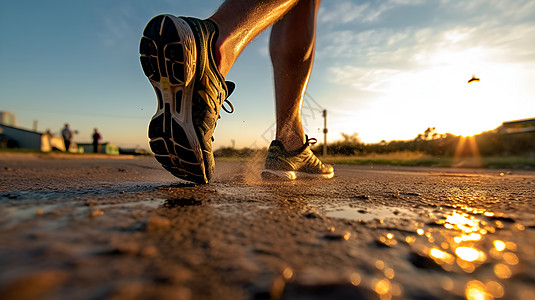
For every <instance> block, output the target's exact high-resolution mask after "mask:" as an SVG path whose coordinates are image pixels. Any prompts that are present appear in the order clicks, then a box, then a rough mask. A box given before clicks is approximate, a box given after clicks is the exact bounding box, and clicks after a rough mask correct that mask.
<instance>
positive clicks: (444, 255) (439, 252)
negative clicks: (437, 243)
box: [429, 248, 455, 264]
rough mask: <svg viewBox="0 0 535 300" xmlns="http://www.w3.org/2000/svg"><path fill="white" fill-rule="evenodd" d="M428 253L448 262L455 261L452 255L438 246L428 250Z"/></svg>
mask: <svg viewBox="0 0 535 300" xmlns="http://www.w3.org/2000/svg"><path fill="white" fill-rule="evenodd" d="M429 255H430V256H431V257H432V258H434V259H436V260H440V261H443V262H445V263H448V264H452V263H453V262H454V261H455V257H453V255H451V254H449V253H448V252H445V251H442V250H440V249H438V248H433V249H431V250H429Z"/></svg>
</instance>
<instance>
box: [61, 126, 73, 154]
mask: <svg viewBox="0 0 535 300" xmlns="http://www.w3.org/2000/svg"><path fill="white" fill-rule="evenodd" d="M61 135H62V136H63V142H64V143H65V151H66V152H69V148H70V147H71V140H72V131H71V129H70V128H69V124H68V123H65V128H63V130H62V131H61Z"/></svg>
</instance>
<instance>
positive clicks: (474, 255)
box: [323, 205, 532, 300]
mask: <svg viewBox="0 0 535 300" xmlns="http://www.w3.org/2000/svg"><path fill="white" fill-rule="evenodd" d="M394 212H396V213H394ZM323 213H324V214H325V215H326V216H329V217H336V218H345V219H352V220H358V221H359V222H362V223H364V224H367V226H371V227H372V228H392V225H394V226H395V227H399V228H400V229H401V228H402V227H403V229H404V230H408V231H412V232H414V234H410V233H409V234H407V233H406V232H407V231H402V232H396V231H395V230H394V231H391V230H389V231H388V232H384V233H382V234H380V235H379V236H378V237H377V241H378V243H380V244H382V245H384V246H387V247H399V246H400V245H402V244H405V245H408V246H409V247H410V248H411V249H412V251H413V252H415V253H417V254H418V256H420V257H428V258H430V259H431V262H434V263H435V264H436V265H438V266H440V268H441V269H442V270H443V271H445V273H443V275H444V277H443V279H441V283H440V286H441V287H442V288H443V289H444V291H448V292H450V293H453V294H456V295H457V296H462V297H465V298H466V299H495V298H502V297H504V298H508V297H511V296H513V297H515V296H517V297H518V298H519V299H526V300H527V299H529V298H526V297H527V296H526V295H528V296H531V295H532V294H531V293H528V292H525V293H522V292H518V291H515V288H514V287H517V285H516V284H515V285H511V284H512V282H511V281H510V280H512V278H514V276H515V275H516V274H520V272H523V271H522V268H525V264H522V263H521V259H520V258H519V254H517V253H516V251H517V250H518V249H519V247H518V245H517V243H515V242H513V239H514V238H515V237H518V236H519V235H518V234H516V233H519V232H523V231H524V230H525V226H524V225H522V224H520V223H516V222H515V220H513V219H511V218H508V217H507V216H504V215H503V214H501V213H498V214H497V213H494V212H491V211H487V210H484V209H478V208H472V207H468V206H465V205H462V206H460V205H459V206H453V207H442V208H438V209H434V210H433V211H432V212H431V211H426V210H415V209H408V208H399V207H374V208H370V207H368V208H366V209H362V208H358V207H353V206H343V207H339V206H338V207H336V208H327V209H324V211H323ZM422 217H423V219H424V220H422ZM426 218H429V219H430V220H429V219H428V220H429V221H425V219H426ZM422 221H423V222H422ZM407 224H410V225H407ZM411 226H412V228H411ZM515 232H516V233H515ZM530 247H531V246H528V247H527V248H530ZM523 262H526V263H527V265H528V266H529V265H531V260H528V261H526V260H525V261H523ZM417 263H419V262H417ZM423 264H424V265H423V267H424V268H430V265H425V263H423ZM484 266H486V267H484ZM376 267H377V269H379V270H386V269H388V270H389V271H388V272H386V271H385V274H384V275H385V277H384V278H383V279H380V278H379V279H377V280H375V281H374V282H372V284H371V286H370V288H371V289H372V290H374V291H375V292H376V293H377V295H378V296H379V298H381V299H387V298H390V297H391V296H392V295H393V293H392V290H393V286H395V285H397V283H396V282H395V280H394V274H395V272H397V271H395V270H394V268H393V267H392V268H391V267H388V268H387V267H386V262H385V261H382V260H381V261H377V262H376ZM420 267H422V266H420ZM528 268H529V267H528ZM479 269H481V271H477V270H479ZM476 271H477V272H476ZM453 274H459V275H461V274H465V275H466V276H461V277H459V276H457V275H453ZM528 276H529V275H528ZM508 290H509V291H508ZM514 295H515V296H514Z"/></svg>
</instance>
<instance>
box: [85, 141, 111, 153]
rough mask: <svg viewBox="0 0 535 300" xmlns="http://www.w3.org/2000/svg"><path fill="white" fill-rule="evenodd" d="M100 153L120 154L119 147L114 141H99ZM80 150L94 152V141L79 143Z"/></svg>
mask: <svg viewBox="0 0 535 300" xmlns="http://www.w3.org/2000/svg"><path fill="white" fill-rule="evenodd" d="M98 150H99V151H98V153H104V154H110V155H119V147H118V146H116V145H114V144H112V143H108V142H106V143H99V144H98ZM78 152H80V153H93V143H78Z"/></svg>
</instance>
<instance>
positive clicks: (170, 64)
mask: <svg viewBox="0 0 535 300" xmlns="http://www.w3.org/2000/svg"><path fill="white" fill-rule="evenodd" d="M217 36H218V29H217V25H216V24H215V23H214V22H212V21H210V20H199V19H195V18H187V17H180V18H177V17H175V16H171V15H160V16H157V17H155V18H153V19H152V20H150V21H149V23H148V24H147V26H146V27H145V30H144V32H143V37H142V38H141V42H140V46H139V53H140V55H141V57H140V61H141V66H142V67H143V71H144V72H145V75H146V76H147V77H148V79H149V81H150V83H151V84H152V86H153V87H154V90H155V92H156V96H157V100H158V107H157V110H156V114H154V116H153V117H152V120H151V121H150V123H149V132H148V134H149V139H150V147H151V149H152V151H153V152H154V154H155V157H156V160H158V162H160V163H161V164H162V166H163V167H164V168H165V169H166V170H168V171H169V172H171V173H172V174H173V175H175V176H176V177H178V178H181V179H184V180H188V181H193V182H196V183H208V181H209V180H210V179H211V177H212V175H213V173H214V169H215V163H214V156H213V152H212V135H213V133H214V129H215V125H216V121H217V119H218V118H219V111H220V110H221V107H222V106H223V102H227V103H229V105H230V109H226V108H225V107H223V109H224V110H225V111H227V112H229V113H231V112H232V111H233V110H234V109H233V107H232V105H231V104H230V102H228V101H227V100H226V99H227V97H228V96H229V95H230V94H231V93H232V91H233V90H234V83H232V82H225V79H224V78H223V76H222V75H221V73H220V72H219V70H218V68H217V65H216V62H215V59H214V54H213V47H214V44H215V41H216V39H217Z"/></svg>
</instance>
